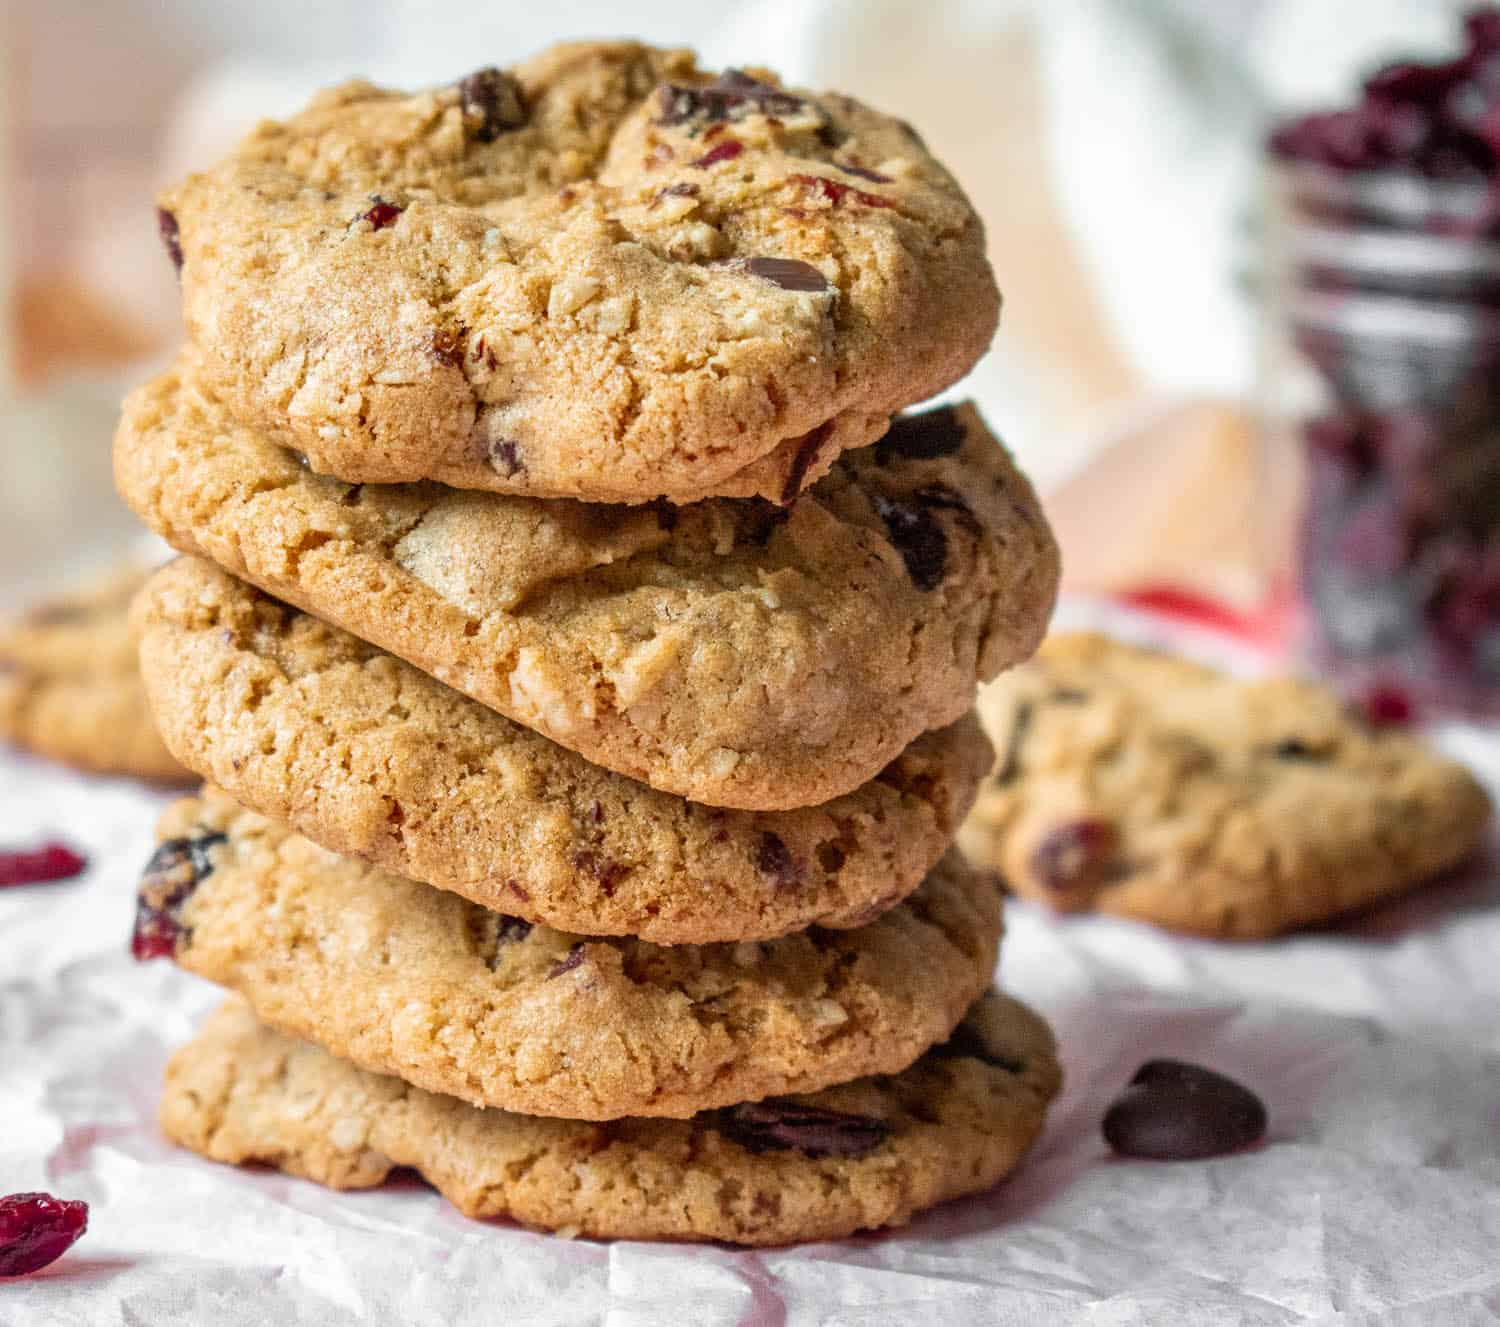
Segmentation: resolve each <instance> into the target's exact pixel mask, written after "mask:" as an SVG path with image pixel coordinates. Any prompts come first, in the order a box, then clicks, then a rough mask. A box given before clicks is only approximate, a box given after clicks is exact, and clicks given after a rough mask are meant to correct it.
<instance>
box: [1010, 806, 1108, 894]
mask: <svg viewBox="0 0 1500 1327" xmlns="http://www.w3.org/2000/svg"><path fill="white" fill-rule="evenodd" d="M1118 842H1119V835H1118V833H1117V832H1116V830H1115V827H1114V826H1113V825H1112V824H1110V823H1109V821H1107V820H1092V819H1090V820H1074V821H1070V822H1069V823H1068V824H1065V825H1059V826H1058V827H1057V828H1056V829H1054V830H1053V831H1052V832H1051V833H1050V834H1048V835H1047V836H1046V837H1045V838H1043V839H1042V841H1041V842H1040V843H1038V844H1037V846H1036V847H1035V848H1033V849H1032V852H1031V858H1030V861H1029V865H1030V867H1031V873H1032V874H1033V875H1034V876H1035V877H1036V878H1037V879H1038V880H1040V881H1041V882H1042V884H1043V885H1045V886H1046V887H1047V888H1048V889H1055V890H1057V891H1059V892H1063V891H1066V890H1072V889H1079V888H1094V887H1096V886H1098V885H1101V884H1103V883H1104V881H1105V880H1106V879H1108V877H1109V873H1110V870H1111V867H1112V864H1113V861H1114V855H1115V849H1116V847H1117V846H1118Z"/></svg>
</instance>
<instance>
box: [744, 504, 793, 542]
mask: <svg viewBox="0 0 1500 1327" xmlns="http://www.w3.org/2000/svg"><path fill="white" fill-rule="evenodd" d="M735 514H736V517H737V518H738V525H739V537H740V539H741V540H742V541H743V542H745V543H747V544H754V545H755V546H756V547H757V548H764V547H765V546H766V545H767V544H768V543H770V542H771V536H772V535H773V534H774V533H775V532H776V530H777V529H778V528H779V527H780V526H783V525H785V524H786V523H787V521H789V520H790V519H791V515H792V513H791V508H790V507H778V506H777V505H776V504H775V503H774V502H766V501H764V500H763V499H761V498H748V499H746V500H745V501H744V502H742V503H739V504H737V505H736V507H735Z"/></svg>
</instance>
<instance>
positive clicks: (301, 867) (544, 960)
mask: <svg viewBox="0 0 1500 1327" xmlns="http://www.w3.org/2000/svg"><path fill="white" fill-rule="evenodd" d="M159 834H160V837H161V839H162V846H161V848H160V849H159V850H158V852H157V854H156V855H155V857H153V859H152V863H151V865H150V866H149V867H148V869H147V871H146V875H145V878H144V879H143V881H142V884H141V897H140V905H139V911H138V916H137V927H136V940H135V944H134V950H135V952H136V953H137V955H138V956H142V957H154V956H156V955H157V954H170V956H171V957H173V958H174V959H175V960H176V961H177V963H179V964H180V965H181V966H182V967H184V968H187V969H188V970H189V971H191V972H196V973H197V974H198V975H199V976H202V977H207V978H208V979H209V980H210V981H214V982H218V983H219V984H220V985H222V986H227V987H228V988H230V989H231V990H234V991H237V992H238V993H239V994H241V995H243V996H245V997H246V998H247V999H248V1000H249V1002H250V1004H251V1006H252V1007H253V1008H254V1009H255V1012H256V1015H257V1016H258V1017H259V1018H261V1019H262V1020H263V1021H264V1022H266V1023H269V1024H270V1025H271V1026H273V1027H276V1028H279V1029H280V1030H282V1031H285V1032H290V1033H293V1034H295V1035H298V1036H304V1037H307V1038H309V1039H310V1040H313V1041H316V1042H317V1043H318V1044H319V1045H321V1046H324V1047H325V1048H327V1049H328V1050H330V1051H332V1052H333V1053H334V1054H336V1055H342V1056H345V1057H347V1058H348V1059H351V1060H353V1061H355V1063H357V1064H359V1065H361V1066H362V1067H364V1068H366V1069H372V1070H375V1071H377V1072H381V1073H392V1074H397V1075H399V1076H400V1077H402V1078H404V1079H406V1080H407V1081H408V1082H411V1083H415V1084H416V1085H418V1086H419V1087H425V1088H427V1089H428V1090H430V1091H433V1092H445V1093H448V1094H449V1095H451V1096H456V1097H459V1098H461V1099H463V1100H465V1101H468V1102H470V1103H472V1104H474V1105H477V1106H499V1107H502V1108H503V1109H506V1110H519V1111H524V1112H526V1113H528V1114H534V1115H563V1116H567V1117H569V1118H572V1119H610V1118H614V1117H616V1116H620V1115H667V1116H679V1117H681V1116H687V1115H692V1114H695V1113H696V1112H698V1111H700V1110H706V1109H709V1108H711V1107H716V1106H724V1105H729V1104H731V1103H733V1102H736V1101H747V1100H750V1099H753V1098H758V1097H764V1096H769V1095H771V1094H773V1093H779V1092H808V1091H816V1090H817V1089H818V1088H822V1087H826V1086H828V1085H829V1084H830V1083H837V1082H843V1081H844V1080H846V1079H850V1078H855V1077H858V1076H859V1075H860V1074H867V1073H887V1072H894V1071H895V1070H898V1069H903V1068H905V1067H906V1066H907V1065H908V1064H910V1063H911V1062H912V1061H913V1060H914V1059H916V1058H917V1056H918V1055H920V1054H921V1053H922V1052H923V1051H924V1050H926V1049H927V1047H928V1046H930V1045H932V1044H933V1043H934V1042H937V1041H941V1040H942V1039H943V1038H944V1037H946V1036H947V1035H948V1034H949V1032H951V1031H952V1029H953V1027H954V1025H955V1024H956V1023H957V1022H958V1020H959V1019H960V1018H961V1017H962V1015H963V1011H964V1010H965V1008H967V1007H968V1005H969V1004H970V1002H972V1001H973V1000H974V999H975V998H976V997H977V996H978V995H979V994H980V992H982V991H983V990H984V988H985V986H986V985H987V984H988V983H989V980H990V974H991V973H992V972H993V970H994V965H995V952H996V949H997V947H998V945H999V940H1000V927H1001V918H1000V897H999V890H998V887H997V885H996V882H995V881H994V879H993V878H992V877H991V876H989V875H988V874H986V873H979V872H975V871H973V870H972V869H971V868H969V867H967V866H965V864H964V863H963V861H962V859H961V858H960V857H959V856H958V854H957V852H952V853H950V854H949V855H948V856H946V857H945V858H944V859H943V860H942V862H940V863H939V864H938V865H937V867H936V868H934V870H933V871H932V873H931V874H930V875H929V876H928V877H927V879H926V880H925V881H924V882H923V884H922V885H921V886H920V887H919V888H918V889H917V891H916V892H915V893H914V894H912V895H911V897H909V898H907V899H905V900H904V901H902V902H901V903H898V904H896V905H895V906H894V907H893V908H891V909H890V910H889V911H887V912H884V913H882V914H881V915H880V916H879V917H878V918H876V919H875V920H874V921H872V922H869V923H868V924H866V925H865V926H863V927H861V928H859V929H858V930H853V931H825V930H822V929H818V928H814V929H812V930H808V931H803V932H801V933H799V934H797V935H789V936H783V937H781V938H780V939H778V940H767V941H762V942H759V943H753V942H750V943H743V944H721V945H676V946H673V947H671V948H663V947H661V946H658V945H653V944H650V943H648V942H646V941H643V940H634V939H623V938H614V939H592V940H590V939H585V938H583V937H581V936H578V935H575V934H572V933H570V932H566V931H555V930H552V929H551V928H549V927H543V926H531V925H529V924H528V923H526V922H524V921H520V920H519V919H517V918H514V917H507V916H505V915H504V914H502V913H498V912H491V911H490V910H488V909H486V908H481V907H479V906H477V905H476V904H473V903H469V902H467V901H466V900H464V899H461V898H459V897H458V896H457V895H456V894H450V893H446V892H444V891H442V890H437V889H432V888H430V887H428V886H427V885H422V884H417V883H415V882H413V881H410V880H405V879H402V878H401V877H399V876H393V875H387V874H385V873H384V872H382V871H380V870H378V869H377V868H375V867H371V866H366V865H364V864H362V863H360V862H357V861H355V860H353V859H352V858H348V857H340V856H338V855H337V854H334V853H330V852H328V851H326V850H325V849H323V848H319V847H316V846H315V845H313V844H312V843H311V842H309V841H308V840H307V839H304V838H301V837H300V836H298V835H296V834H294V833H292V832H291V831H290V830H286V829H283V828H282V827H281V826H279V825H277V824H275V823H274V822H272V821H269V820H267V819H265V818H264V817H262V816H259V815H257V814H255V813H254V812H251V811H245V810H242V809H240V808H239V807H237V806H236V805H235V804H234V803H233V802H232V801H230V800H229V798H228V797H226V796H225V795H224V794H223V793H219V792H216V791H208V792H206V793H205V795H204V796H203V797H202V798H201V799H188V800H185V801H182V802H179V803H177V804H176V805H175V806H174V807H172V808H170V809H169V810H168V811H167V813H166V814H165V816H164V817H163V820H162V825H161V828H160V830H159Z"/></svg>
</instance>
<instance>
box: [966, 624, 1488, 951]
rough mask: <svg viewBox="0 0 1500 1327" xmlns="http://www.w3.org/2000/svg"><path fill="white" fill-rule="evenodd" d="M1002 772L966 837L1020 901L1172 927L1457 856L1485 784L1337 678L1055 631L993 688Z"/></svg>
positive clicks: (1255, 919)
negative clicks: (1223, 666)
mask: <svg viewBox="0 0 1500 1327" xmlns="http://www.w3.org/2000/svg"><path fill="white" fill-rule="evenodd" d="M980 715H981V718H982V719H983V721H984V723H985V725H986V726H987V728H988V729H989V732H990V736H991V737H992V739H993V740H994V743H995V749H996V751H997V752H998V753H999V754H998V756H997V762H998V763H997V767H996V770H995V773H994V774H993V776H992V777H991V778H990V779H988V780H987V781H986V783H985V785H984V788H983V789H982V791H981V793H980V797H979V801H978V803H977V804H976V806H975V808H974V811H973V813H972V814H971V816H970V817H969V820H968V821H967V823H966V824H965V826H964V830H963V833H962V835H961V838H960V842H961V843H962V845H963V847H964V848H965V850H966V851H967V852H968V853H969V854H970V856H971V857H973V858H974V859H975V860H977V861H980V862H984V863H986V864H988V865H991V866H994V867H997V868H998V869H999V870H1000V872H1001V874H1002V875H1003V877H1004V878H1005V880H1006V882H1007V884H1009V885H1010V886H1011V888H1013V889H1014V890H1015V891H1016V892H1017V893H1018V894H1023V895H1025V896H1027V897H1029V898H1035V899H1040V900H1042V901H1044V902H1046V903H1048V904H1049V905H1051V906H1052V907H1054V908H1058V909H1060V910H1063V911H1070V912H1071V911H1079V910H1086V909H1094V910H1097V911H1100V912H1109V913H1116V914H1118V915H1120V916H1125V917H1134V918H1137V919H1139V920H1141V921H1146V922H1153V923H1155V924H1156V925H1158V926H1165V927H1170V928H1171V929H1173V930H1179V931H1187V932H1192V933H1198V934H1203V935H1211V936H1222V937H1226V938H1230V937H1234V938H1253V937H1259V936H1272V935H1276V934H1278V933H1280V932H1283V931H1290V930H1293V929H1295V928H1297V927H1301V926H1309V925H1313V924H1315V923H1318V922H1322V921H1326V920H1329V919H1331V918H1334V917H1337V916H1339V915H1341V914H1343V913H1347V912H1350V911H1352V910H1354V909H1357V908H1361V907H1364V906H1365V905H1367V904H1370V903H1373V902H1375V901H1376V900H1378V899H1381V898H1384V897H1386V896H1387V895H1390V894H1395V893H1397V892H1399V891H1401V890H1403V889H1406V888H1408V887H1409V886H1412V885H1415V884H1418V883H1419V882H1421V881H1423V880H1425V879H1427V878H1429V877H1431V876H1432V875H1434V874H1436V873H1438V872H1440V871H1443V870H1446V869H1447V868H1449V867H1451V866H1454V865H1456V864H1458V863H1459V862H1461V861H1462V860H1463V859H1464V858H1465V857H1467V856H1468V855H1469V854H1470V853H1471V852H1473V850H1474V849H1475V847H1476V846H1477V844H1478V842H1479V839H1480V837H1481V835H1482V833H1483V830H1484V826H1485V823H1486V821H1487V819H1488V817H1489V810H1490V808H1489V800H1488V798H1487V797H1486V795H1485V793H1484V790H1483V789H1482V788H1481V787H1480V786H1479V784H1478V783H1476V782H1475V780H1474V779H1473V777H1472V776H1471V775H1470V774H1469V773H1468V772H1467V771H1466V770H1465V769H1463V768H1462V767H1461V766H1459V765H1457V764H1455V763H1453V762H1452V761H1450V760H1446V759H1444V758H1443V757H1442V756H1440V755H1438V754H1437V753H1436V752H1434V751H1432V750H1431V749H1430V748H1429V747H1427V746H1426V745H1424V744H1423V743H1422V742H1420V741H1418V740H1417V739H1415V738H1413V737H1409V736H1406V735H1404V734H1400V733H1395V732H1391V731H1389V730H1372V729H1371V728H1370V727H1369V726H1368V725H1366V724H1365V723H1364V722H1363V721H1362V720H1360V719H1359V718H1358V717H1356V716H1355V715H1353V714H1352V713H1350V712H1348V711H1347V710H1345V709H1344V708H1343V707H1342V706H1341V705H1340V703H1339V702H1338V700H1337V699H1336V698H1335V697H1334V696H1333V695H1332V694H1331V693H1330V692H1328V691H1326V690H1324V689H1323V688H1321V687H1318V686H1314V685H1311V684H1309V683H1306V682H1301V681H1297V680H1294V679H1292V678H1277V679H1274V680H1268V681H1257V682H1247V681H1242V680H1238V679H1235V678H1232V677H1229V676H1226V675H1224V674H1222V673H1218V672H1215V671H1213V670H1212V669H1209V668H1204V667H1201V666H1199V665H1197V664H1193V663H1189V662H1187V661H1185V660H1183V659H1178V658H1175V657H1173V656H1171V655H1167V654H1161V653H1157V652H1154V651H1151V650H1145V649H1140V648H1137V647H1135V646H1131V645H1126V644H1123V643H1121V642H1119V641H1114V640H1110V639H1109V638H1107V637H1104V636H1098V635H1067V636H1056V637H1053V638H1052V639H1050V640H1048V641H1047V642H1046V644H1045V645H1044V646H1043V647H1042V650H1041V653H1040V654H1039V655H1038V656H1037V658H1036V659H1035V660H1034V661H1033V662H1031V663H1030V664H1027V665H1025V666H1023V667H1022V668H1020V669H1017V670H1016V671H1015V672H1014V673H1011V674H1009V675H1007V676H1006V677H1004V678H1001V679H1000V680H999V681H998V682H996V683H994V684H993V685H992V686H990V687H989V688H987V689H986V690H985V691H984V693H983V694H982V695H981V697H980Z"/></svg>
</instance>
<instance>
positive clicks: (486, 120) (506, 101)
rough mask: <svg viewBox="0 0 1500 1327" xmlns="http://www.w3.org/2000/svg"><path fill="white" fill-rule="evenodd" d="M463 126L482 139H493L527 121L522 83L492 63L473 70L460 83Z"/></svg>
mask: <svg viewBox="0 0 1500 1327" xmlns="http://www.w3.org/2000/svg"><path fill="white" fill-rule="evenodd" d="M458 97H459V104H460V105H461V106H462V108H463V113H464V127H465V128H466V129H467V130H468V132H469V133H470V134H472V135H473V137H474V138H475V139H476V140H477V141H478V142H481V143H493V142H494V141H495V140H496V139H497V138H499V137H500V135H501V134H503V133H506V132H508V131H509V130H511V129H519V128H520V127H521V126H522V125H524V124H525V123H526V120H527V115H526V104H525V102H524V101H522V99H521V85H520V84H519V83H517V82H516V80H515V79H513V78H512V77H511V76H510V75H509V74H507V73H506V72H505V71H504V70H503V69H496V68H495V67H494V66H493V65H492V66H490V67H489V68H487V69H480V70H478V71H476V72H475V73H472V74H470V75H469V76H468V77H467V78H466V79H464V80H463V81H462V82H461V83H459V85H458Z"/></svg>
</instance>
